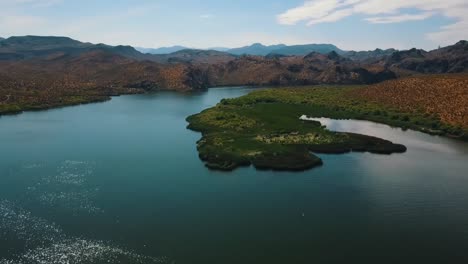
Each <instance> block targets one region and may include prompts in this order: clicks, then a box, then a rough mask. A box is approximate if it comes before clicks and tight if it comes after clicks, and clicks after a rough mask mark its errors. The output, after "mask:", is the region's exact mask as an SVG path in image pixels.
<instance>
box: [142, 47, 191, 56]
mask: <svg viewBox="0 0 468 264" xmlns="http://www.w3.org/2000/svg"><path fill="white" fill-rule="evenodd" d="M185 49H189V48H187V47H184V46H172V47H161V48H157V49H151V48H136V50H138V51H139V52H141V53H149V54H170V53H173V52H177V51H181V50H185Z"/></svg>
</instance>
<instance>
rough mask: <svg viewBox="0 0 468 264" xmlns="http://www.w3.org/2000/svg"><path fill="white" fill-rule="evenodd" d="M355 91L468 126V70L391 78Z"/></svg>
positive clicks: (361, 96) (389, 103)
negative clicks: (457, 72)
mask: <svg viewBox="0 0 468 264" xmlns="http://www.w3.org/2000/svg"><path fill="white" fill-rule="evenodd" d="M353 95H354V96H357V97H359V98H362V99H366V100H371V101H373V102H376V103H380V104H385V105H388V106H391V107H396V108H398V109H400V110H403V111H405V112H414V111H424V112H425V113H426V114H427V115H436V116H438V117H439V118H440V119H441V121H442V122H443V123H446V124H450V125H454V126H461V127H463V128H464V129H467V128H468V74H445V75H424V76H414V77H409V78H403V79H398V80H391V81H386V82H383V83H380V84H376V85H372V86H369V87H367V88H364V89H357V90H354V91H353Z"/></svg>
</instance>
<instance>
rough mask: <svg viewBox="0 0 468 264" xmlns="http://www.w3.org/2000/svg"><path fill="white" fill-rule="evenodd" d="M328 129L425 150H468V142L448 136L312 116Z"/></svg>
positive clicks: (455, 152)
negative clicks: (377, 138)
mask: <svg viewBox="0 0 468 264" xmlns="http://www.w3.org/2000/svg"><path fill="white" fill-rule="evenodd" d="M313 120H316V121H319V122H320V123H322V125H324V126H326V127H327V128H328V129H330V130H333V131H337V132H351V133H358V134H364V135H370V136H375V137H380V138H384V139H387V140H390V141H393V142H395V143H399V144H404V145H406V146H407V147H409V148H417V149H422V150H426V151H435V152H445V153H451V154H463V153H465V154H466V153H467V152H468V143H466V142H459V141H456V140H452V139H449V138H444V137H439V136H431V135H428V134H424V133H421V132H417V131H412V130H407V131H403V130H402V129H400V128H392V127H389V126H387V125H383V124H378V123H374V122H369V121H362V120H336V119H329V118H313Z"/></svg>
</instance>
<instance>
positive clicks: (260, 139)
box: [187, 87, 430, 171]
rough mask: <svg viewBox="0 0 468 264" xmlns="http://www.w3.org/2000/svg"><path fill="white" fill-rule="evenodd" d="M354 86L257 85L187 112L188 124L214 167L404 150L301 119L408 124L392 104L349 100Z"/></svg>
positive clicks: (280, 166) (286, 166) (308, 162)
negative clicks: (248, 91) (259, 87)
mask: <svg viewBox="0 0 468 264" xmlns="http://www.w3.org/2000/svg"><path fill="white" fill-rule="evenodd" d="M355 89H359V87H341V88H337V87H313V88H290V89H271V90H259V91H255V92H253V93H251V94H249V95H246V96H243V97H240V98H236V99H223V100H222V101H221V102H220V103H219V104H218V105H216V106H215V107H213V108H210V109H207V110H205V111H203V112H201V113H199V114H196V115H193V116H190V117H188V118H187V121H188V122H189V125H188V128H189V129H191V130H194V131H198V132H201V133H202V135H203V136H202V138H201V140H200V141H199V142H198V143H197V149H198V151H199V156H200V158H201V160H203V161H204V162H205V164H206V166H207V167H208V168H210V169H215V170H233V169H235V168H237V167H240V166H250V165H254V166H255V168H257V169H264V170H288V171H301V170H307V169H310V168H313V167H315V166H320V165H322V160H321V159H320V158H319V157H317V156H315V155H314V154H312V153H336V154H340V153H347V152H351V151H356V152H371V153H377V154H392V153H402V152H405V151H406V147H405V146H403V145H400V144H394V143H392V142H390V141H387V140H384V139H380V138H376V137H371V136H365V135H360V134H353V133H340V132H333V131H329V130H327V129H326V128H325V127H324V126H322V125H321V124H320V122H317V121H306V120H301V119H300V117H301V116H303V115H307V116H309V117H330V118H338V119H345V118H347V119H348V118H353V119H367V120H374V121H379V120H380V121H384V120H387V121H389V120H392V122H394V123H395V125H396V123H398V124H399V125H401V124H406V125H407V126H410V125H411V124H412V123H411V119H409V118H408V119H406V118H405V117H403V118H398V120H397V119H392V117H393V116H394V115H396V113H394V112H392V110H391V109H385V108H383V107H381V106H378V105H376V104H372V103H365V102H362V101H359V100H355V99H353V98H352V96H349V93H352V92H353V91H354V90H355ZM398 114H401V113H398ZM419 118H422V119H424V117H419ZM427 122H430V120H427ZM383 123H389V122H383Z"/></svg>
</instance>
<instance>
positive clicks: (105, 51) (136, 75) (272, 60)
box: [0, 36, 468, 113]
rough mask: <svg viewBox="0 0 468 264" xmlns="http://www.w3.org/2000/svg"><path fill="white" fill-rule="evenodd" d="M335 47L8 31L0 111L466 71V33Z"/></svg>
mask: <svg viewBox="0 0 468 264" xmlns="http://www.w3.org/2000/svg"><path fill="white" fill-rule="evenodd" d="M291 47H301V48H307V47H304V46H291ZM308 47H309V46H308ZM327 47H328V48H332V49H334V48H333V47H334V46H327ZM283 48H285V47H283ZM283 48H281V49H283ZM323 51H324V50H322V52H323ZM340 53H341V52H340V51H334V50H333V51H331V52H328V53H325V54H323V53H320V52H311V53H308V54H306V55H301V56H296V55H295V56H288V55H279V54H272V53H270V54H268V55H267V56H252V55H242V56H238V55H233V54H230V53H227V52H220V51H215V50H193V49H185V50H180V51H177V52H174V53H170V54H159V55H156V54H143V53H141V52H139V51H138V50H136V49H135V48H133V47H130V46H109V45H105V44H91V43H83V42H80V41H77V40H73V39H70V38H66V37H38V36H25V37H11V38H8V39H6V40H3V41H1V42H0V102H1V104H0V113H5V112H15V111H19V110H22V109H39V108H48V107H53V106H60V105H67V104H73V103H78V102H80V103H81V102H88V101H95V100H97V99H96V98H99V100H102V99H103V98H108V96H109V95H115V94H123V93H135V92H138V93H140V92H147V91H155V90H161V89H169V90H178V91H190V90H199V89H205V88H207V87H214V86H221V85H263V86H266V85H270V86H271V85H275V86H276V85H280V86H286V85H314V84H353V85H354V84H374V83H378V82H382V81H385V80H391V79H396V78H400V77H405V76H413V75H416V74H421V73H457V72H467V71H468V48H467V42H466V41H460V42H458V43H456V44H455V45H452V46H449V47H445V48H441V49H438V50H434V51H429V52H427V51H423V50H417V49H411V50H407V51H393V50H387V51H383V50H376V51H370V52H356V53H341V54H340Z"/></svg>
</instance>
